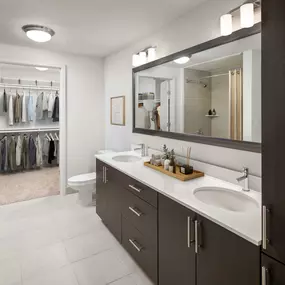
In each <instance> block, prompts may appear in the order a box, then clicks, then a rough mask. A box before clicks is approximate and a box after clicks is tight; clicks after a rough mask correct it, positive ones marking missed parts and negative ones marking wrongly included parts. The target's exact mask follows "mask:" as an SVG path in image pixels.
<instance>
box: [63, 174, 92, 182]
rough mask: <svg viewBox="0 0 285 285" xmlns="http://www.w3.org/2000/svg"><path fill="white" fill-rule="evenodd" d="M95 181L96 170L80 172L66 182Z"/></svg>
mask: <svg viewBox="0 0 285 285" xmlns="http://www.w3.org/2000/svg"><path fill="white" fill-rule="evenodd" d="M95 181H96V172H92V173H86V174H80V175H76V176H73V177H70V178H69V179H68V183H73V184H74V183H78V184H83V183H86V184H89V183H95Z"/></svg>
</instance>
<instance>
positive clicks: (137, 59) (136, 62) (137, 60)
mask: <svg viewBox="0 0 285 285" xmlns="http://www.w3.org/2000/svg"><path fill="white" fill-rule="evenodd" d="M139 65H140V56H139V55H138V54H133V67H137V66H139Z"/></svg>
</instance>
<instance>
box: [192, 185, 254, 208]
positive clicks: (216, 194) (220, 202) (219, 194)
mask: <svg viewBox="0 0 285 285" xmlns="http://www.w3.org/2000/svg"><path fill="white" fill-rule="evenodd" d="M194 196H195V197H196V198H197V199H198V200H200V201H201V202H203V203H205V204H208V205H212V206H215V207H217V208H222V209H225V210H228V211H231V212H249V211H253V210H257V209H258V208H259V204H258V202H257V201H256V200H254V199H253V198H251V197H249V196H247V195H245V194H243V193H240V192H237V191H234V190H231V189H226V188H219V187H201V188H197V189H196V190H194Z"/></svg>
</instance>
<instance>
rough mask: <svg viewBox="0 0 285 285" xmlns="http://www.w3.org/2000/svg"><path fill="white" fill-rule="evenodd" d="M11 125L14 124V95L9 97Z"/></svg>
mask: <svg viewBox="0 0 285 285" xmlns="http://www.w3.org/2000/svg"><path fill="white" fill-rule="evenodd" d="M8 118H9V126H13V125H14V101H13V95H10V97H9V110H8Z"/></svg>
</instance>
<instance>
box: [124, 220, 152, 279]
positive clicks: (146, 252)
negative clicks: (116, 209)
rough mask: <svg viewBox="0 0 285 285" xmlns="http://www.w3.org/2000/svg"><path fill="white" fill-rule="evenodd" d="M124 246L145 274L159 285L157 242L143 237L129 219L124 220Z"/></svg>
mask: <svg viewBox="0 0 285 285" xmlns="http://www.w3.org/2000/svg"><path fill="white" fill-rule="evenodd" d="M122 244H123V246H124V248H125V249H126V250H127V251H128V252H129V254H130V255H131V256H132V257H133V258H134V259H135V260H136V262H137V263H138V265H139V266H140V267H141V268H142V269H143V270H144V271H145V273H146V274H147V275H148V276H149V277H150V278H151V279H152V280H153V282H154V283H155V284H157V242H156V241H155V242H154V241H153V240H151V239H148V238H147V237H145V236H143V235H142V233H141V232H139V231H138V230H137V229H136V228H135V227H134V226H133V225H132V224H131V223H130V222H129V221H128V220H127V219H125V218H123V219H122Z"/></svg>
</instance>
